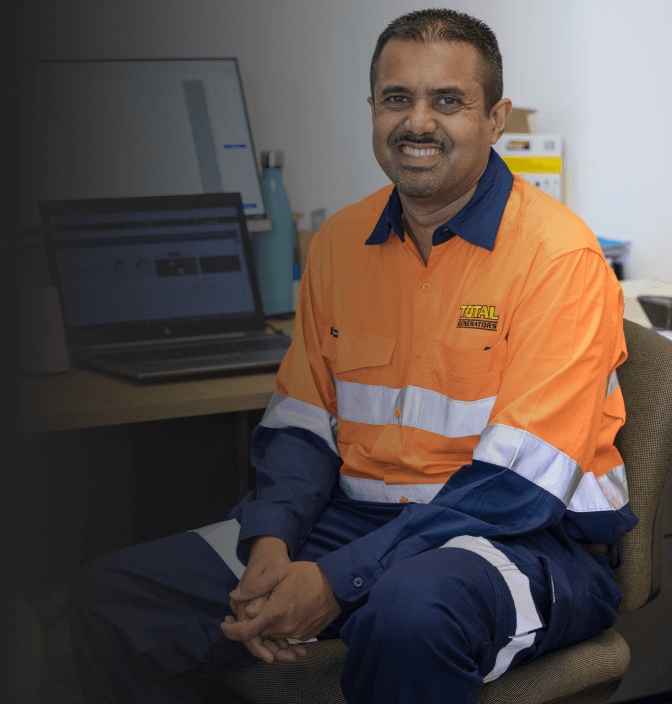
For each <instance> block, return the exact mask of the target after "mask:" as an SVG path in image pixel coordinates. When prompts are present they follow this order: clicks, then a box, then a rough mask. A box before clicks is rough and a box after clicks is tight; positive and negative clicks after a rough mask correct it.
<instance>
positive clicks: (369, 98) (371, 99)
mask: <svg viewBox="0 0 672 704" xmlns="http://www.w3.org/2000/svg"><path fill="white" fill-rule="evenodd" d="M366 102H367V103H368V104H369V105H370V106H371V119H372V120H373V118H374V117H375V116H376V104H375V103H374V102H373V98H372V97H371V96H369V97H368V98H367V99H366Z"/></svg>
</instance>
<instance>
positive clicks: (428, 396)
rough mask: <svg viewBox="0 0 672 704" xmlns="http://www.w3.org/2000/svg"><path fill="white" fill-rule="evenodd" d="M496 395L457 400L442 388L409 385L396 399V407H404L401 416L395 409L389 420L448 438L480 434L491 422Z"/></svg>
mask: <svg viewBox="0 0 672 704" xmlns="http://www.w3.org/2000/svg"><path fill="white" fill-rule="evenodd" d="M496 399H497V397H496V396H491V397H490V398H484V399H480V400H478V401H455V400H454V399H452V398H449V397H448V396H444V395H443V394H440V393H439V392H438V391H430V390H429V389H421V388H419V387H417V386H407V387H405V388H404V389H402V390H401V393H400V394H399V396H398V397H397V400H396V402H395V408H399V409H401V413H400V415H399V418H395V416H394V409H392V413H391V414H390V419H389V422H390V423H398V424H399V425H405V426H407V427H410V428H420V429H421V430H427V431H429V432H430V433H436V434H437V435H443V437H446V438H463V437H467V436H469V435H480V434H481V432H482V431H483V428H485V426H486V425H487V424H488V419H489V418H490V412H491V411H492V407H493V406H494V405H495V400H496Z"/></svg>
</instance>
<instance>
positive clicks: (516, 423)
mask: <svg viewBox="0 0 672 704" xmlns="http://www.w3.org/2000/svg"><path fill="white" fill-rule="evenodd" d="M370 75H371V97H370V98H369V103H370V106H371V114H372V120H373V149H374V153H375V155H376V159H377V160H378V163H379V164H380V166H381V168H382V169H383V171H384V172H385V173H386V174H387V175H388V176H389V178H390V180H391V181H392V184H390V185H389V186H387V187H385V188H383V189H381V190H380V191H377V192H376V193H374V194H373V195H371V196H368V197H367V198H365V199H364V200H363V201H361V202H359V203H357V204H355V205H352V206H350V207H348V208H345V209H344V210H342V211H341V212H339V213H336V215H334V216H333V217H332V218H330V219H329V220H328V221H327V222H326V223H325V225H324V226H323V228H322V229H321V231H320V232H319V233H318V234H317V235H316V236H315V238H314V240H313V242H312V244H311V247H310V252H309V258H308V265H307V268H306V272H305V274H304V277H303V280H302V282H301V291H300V296H299V304H298V307H297V314H296V324H295V329H294V335H293V340H292V346H291V348H290V350H289V351H288V353H287V355H286V357H285V359H284V360H283V363H282V365H281V367H280V370H279V372H278V380H277V392H276V393H275V395H274V396H273V398H272V400H271V402H270V404H269V406H268V409H267V411H266V413H265V415H264V418H263V420H262V422H261V424H260V426H259V427H257V428H256V429H255V432H254V435H253V439H252V461H253V464H254V466H255V468H256V470H257V488H256V489H255V490H254V491H253V492H252V493H251V494H250V495H249V496H247V497H246V498H245V499H244V500H243V501H242V502H241V503H240V504H239V505H238V506H237V507H236V508H235V509H234V510H233V512H232V513H231V515H230V516H229V519H228V520H226V521H223V522H222V523H218V524H215V525H212V526H206V527H204V528H199V529H196V530H194V531H190V532H188V533H184V534H181V535H176V536H172V537H169V538H165V539H162V540H158V541H155V542H153V543H149V544H146V545H139V546H135V547H132V548H129V549H127V550H123V551H118V552H117V553H114V554H112V555H110V556H106V557H104V558H101V559H100V560H97V561H95V562H94V563H92V564H91V565H89V566H88V567H87V568H86V569H85V570H84V572H83V574H82V576H81V578H80V580H79V582H78V583H77V584H76V585H75V586H74V587H73V589H72V595H73V596H72V609H71V623H72V633H73V644H74V650H75V654H76V659H77V666H78V672H79V675H80V679H81V682H82V686H83V689H84V691H85V693H86V696H87V701H91V702H98V701H110V702H124V703H126V702H131V701H133V702H158V701H161V702H196V701H199V699H198V691H197V688H196V686H195V684H194V682H193V680H192V674H193V673H194V672H200V671H203V670H204V669H209V670H212V669H217V668H222V667H226V666H229V667H231V666H241V665H244V664H245V663H246V662H252V661H254V660H255V659H256V658H263V659H265V660H267V661H269V662H271V661H273V660H287V661H291V660H296V659H298V658H299V657H303V656H306V655H307V653H308V649H307V647H306V646H305V645H304V644H301V643H296V642H295V641H296V640H297V639H298V640H307V639H310V638H313V637H315V636H318V635H320V637H323V638H329V637H331V638H333V637H337V636H340V637H341V638H343V640H344V641H345V642H346V644H347V645H348V656H347V660H346V663H345V667H344V670H343V676H342V688H343V692H344V695H345V698H346V699H347V701H348V702H350V704H383V703H384V704H395V703H398V704H411V703H413V702H444V701H446V699H445V697H446V693H449V696H450V701H453V702H460V703H463V702H466V703H473V702H476V699H477V696H478V691H479V689H480V687H481V686H482V684H483V682H487V681H491V680H494V679H496V678H497V677H499V676H500V675H501V674H502V673H504V672H505V671H507V670H508V669H510V668H511V667H515V666H516V665H520V664H522V663H525V662H529V661H531V660H534V659H535V658H537V657H539V656H540V655H542V654H543V653H545V652H548V651H550V650H554V649H557V648H561V647H565V646H567V645H570V644H572V643H576V642H578V641H580V640H583V639H586V638H589V637H591V636H592V635H595V634H597V633H599V632H600V631H601V630H602V629H604V628H607V627H609V626H611V625H612V624H613V622H614V620H615V618H616V612H617V609H618V605H619V603H620V599H621V594H620V592H619V590H618V588H617V586H616V583H615V581H614V573H613V569H614V566H615V565H616V564H617V562H618V559H619V557H618V556H619V554H620V543H619V538H620V535H621V533H623V532H624V531H627V530H630V529H631V528H632V527H633V526H634V525H635V523H636V521H637V519H636V518H635V516H634V515H633V514H632V513H631V511H630V508H629V503H628V491H627V484H626V481H625V472H624V468H623V464H622V460H621V458H620V456H619V454H618V452H617V450H616V449H615V447H614V444H613V442H614V437H615V435H616V432H617V431H618V429H619V428H620V427H621V425H622V424H623V422H624V419H625V412H624V406H623V397H622V395H621V392H620V388H619V385H618V377H617V375H616V369H617V367H618V366H619V365H620V364H621V363H622V362H623V361H624V360H625V358H626V355H627V353H626V349H625V342H624V336H623V326H622V313H623V299H622V294H621V289H620V286H619V284H618V282H617V281H616V278H615V276H614V274H613V272H612V271H611V269H610V268H609V266H608V264H607V263H606V261H605V259H604V257H603V255H602V252H601V250H600V247H599V245H598V243H597V240H596V239H595V237H594V236H593V234H592V233H591V232H590V230H589V229H588V228H587V227H586V225H585V224H584V223H583V222H582V221H581V220H580V219H579V218H578V217H577V216H576V215H574V214H573V213H571V212H570V211H569V210H567V209H566V208H565V207H564V206H562V205H561V204H560V203H559V202H558V201H556V200H554V199H553V198H551V197H550V196H547V195H546V194H544V193H542V192H541V191H539V190H538V189H536V188H534V187H533V186H532V185H530V184H529V183H527V182H526V181H524V180H523V179H521V178H519V177H514V176H513V175H512V174H511V172H510V171H509V170H508V168H507V167H506V165H505V164H504V162H503V161H502V160H501V159H500V158H499V157H498V156H497V154H496V153H495V152H494V151H493V150H492V148H491V145H492V144H494V143H496V142H497V140H498V139H499V138H500V136H501V134H502V132H503V130H504V127H505V126H506V122H507V119H508V117H509V114H510V110H511V103H510V101H509V100H506V99H503V98H502V65H501V57H500V54H499V49H498V47H497V41H496V39H495V37H494V35H493V34H492V32H491V31H490V30H489V29H488V28H487V27H486V26H485V25H484V24H483V23H482V22H480V21H478V20H476V19H474V18H472V17H469V16H467V15H464V14H461V13H457V12H453V11H450V10H427V11H421V12H414V13H410V14H408V15H404V16H403V17H401V18H399V19H398V20H395V21H394V22H393V23H392V24H390V25H389V27H387V28H386V29H385V31H384V32H383V33H382V34H381V36H380V37H379V39H378V43H377V46H376V49H375V52H374V55H373V60H372V63H371V74H370ZM588 544H590V552H588V550H584V548H583V547H582V545H588ZM229 595H230V598H229Z"/></svg>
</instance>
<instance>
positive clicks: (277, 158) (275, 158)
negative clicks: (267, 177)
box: [261, 149, 285, 169]
mask: <svg viewBox="0 0 672 704" xmlns="http://www.w3.org/2000/svg"><path fill="white" fill-rule="evenodd" d="M284 162H285V157H284V155H283V153H282V152H281V151H280V150H278V149H274V150H272V151H268V152H261V168H262V169H281V168H282V167H283V165H284Z"/></svg>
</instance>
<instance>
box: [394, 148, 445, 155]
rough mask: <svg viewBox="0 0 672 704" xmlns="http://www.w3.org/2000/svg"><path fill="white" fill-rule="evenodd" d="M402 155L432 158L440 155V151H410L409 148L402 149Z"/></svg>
mask: <svg viewBox="0 0 672 704" xmlns="http://www.w3.org/2000/svg"><path fill="white" fill-rule="evenodd" d="M401 151H402V153H404V154H408V155H409V156H434V155H435V154H439V153H440V151H441V150H440V149H411V147H402V148H401Z"/></svg>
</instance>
